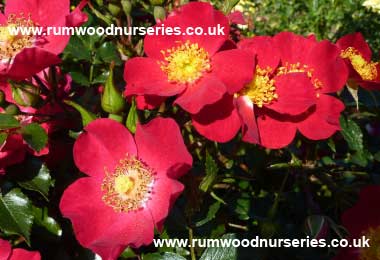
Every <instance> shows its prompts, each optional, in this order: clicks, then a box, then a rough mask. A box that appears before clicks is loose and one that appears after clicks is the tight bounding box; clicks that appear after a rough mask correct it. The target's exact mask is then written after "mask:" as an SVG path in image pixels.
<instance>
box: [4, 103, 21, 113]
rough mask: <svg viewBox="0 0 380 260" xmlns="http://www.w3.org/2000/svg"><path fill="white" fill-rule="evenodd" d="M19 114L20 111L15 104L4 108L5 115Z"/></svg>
mask: <svg viewBox="0 0 380 260" xmlns="http://www.w3.org/2000/svg"><path fill="white" fill-rule="evenodd" d="M19 113H20V109H19V108H18V106H16V105H15V104H10V105H8V106H7V107H6V108H5V114H8V115H12V116H15V115H18V114H19Z"/></svg>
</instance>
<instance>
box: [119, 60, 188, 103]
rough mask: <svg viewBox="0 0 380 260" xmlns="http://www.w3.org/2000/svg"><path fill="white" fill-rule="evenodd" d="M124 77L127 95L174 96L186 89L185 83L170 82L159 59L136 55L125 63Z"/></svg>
mask: <svg viewBox="0 0 380 260" xmlns="http://www.w3.org/2000/svg"><path fill="white" fill-rule="evenodd" d="M124 79H125V81H126V82H127V86H126V89H125V95H126V96H130V95H156V96H174V95H177V94H179V93H181V92H182V91H183V90H184V89H185V87H186V86H185V85H183V84H174V83H169V81H168V78H167V75H166V74H165V73H164V72H163V71H162V70H161V68H160V64H159V61H157V60H155V59H151V58H141V57H136V58H132V59H130V60H128V61H127V62H126V64H125V69H124Z"/></svg>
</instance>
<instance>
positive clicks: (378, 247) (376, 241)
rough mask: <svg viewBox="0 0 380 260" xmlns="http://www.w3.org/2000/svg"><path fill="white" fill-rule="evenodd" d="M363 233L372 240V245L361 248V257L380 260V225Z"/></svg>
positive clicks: (368, 259) (361, 258)
mask: <svg viewBox="0 0 380 260" xmlns="http://www.w3.org/2000/svg"><path fill="white" fill-rule="evenodd" d="M363 235H364V236H365V237H366V238H368V239H369V240H370V241H369V244H370V247H363V248H361V249H360V256H359V259H360V260H380V226H379V227H376V228H369V229H368V230H367V231H366V232H364V234H363Z"/></svg>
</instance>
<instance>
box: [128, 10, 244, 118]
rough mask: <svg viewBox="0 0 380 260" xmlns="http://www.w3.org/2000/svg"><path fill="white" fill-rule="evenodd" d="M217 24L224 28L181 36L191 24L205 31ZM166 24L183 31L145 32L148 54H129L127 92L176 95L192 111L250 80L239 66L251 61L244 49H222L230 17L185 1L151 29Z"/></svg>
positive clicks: (180, 103) (227, 34)
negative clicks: (130, 57)
mask: <svg viewBox="0 0 380 260" xmlns="http://www.w3.org/2000/svg"><path fill="white" fill-rule="evenodd" d="M218 26H219V27H220V28H224V30H223V32H224V35H183V33H184V32H185V31H186V29H187V28H189V27H192V28H196V27H198V28H202V29H203V32H205V33H208V32H209V31H208V30H209V28H211V27H218ZM164 27H166V28H168V27H171V28H176V27H178V28H180V29H181V34H180V35H170V36H169V35H160V34H156V35H147V36H146V37H145V39H144V48H145V53H146V55H147V57H144V58H143V57H137V58H132V59H130V60H128V61H127V62H126V64H125V72H124V78H125V81H126V82H127V86H126V90H125V94H126V96H131V95H144V96H145V97H146V96H159V97H169V96H176V95H178V97H177V99H176V100H175V103H176V104H178V105H179V106H181V107H182V108H183V109H184V110H186V111H188V112H189V113H192V114H195V113H198V112H199V111H200V110H201V109H202V108H203V107H204V106H206V105H208V104H213V103H215V102H217V101H219V100H221V99H222V97H223V96H224V95H225V94H226V93H230V94H233V93H235V92H236V91H239V90H240V89H241V88H242V87H243V86H244V84H246V83H248V80H249V78H250V77H251V75H250V74H245V73H244V70H241V69H240V68H242V67H245V66H246V64H247V63H248V64H249V63H250V61H249V60H247V58H246V56H244V52H242V51H241V50H236V49H235V50H228V51H220V48H221V47H222V45H223V44H224V43H225V42H226V41H227V40H228V36H229V21H228V18H227V17H226V16H224V15H223V14H222V13H221V12H220V11H217V10H215V9H214V8H213V7H212V6H211V5H210V4H208V3H201V2H191V3H189V4H186V5H184V6H182V7H180V8H179V9H178V10H176V11H175V12H174V13H172V14H171V15H170V16H169V17H168V18H167V19H166V20H165V21H163V22H162V23H159V24H157V25H156V26H155V27H154V28H156V29H157V28H164ZM211 32H212V31H211ZM232 61H233V62H232ZM145 101H146V102H147V104H149V103H150V102H149V100H145ZM153 106H154V104H153ZM139 107H144V105H140V106H139ZM147 107H149V106H147Z"/></svg>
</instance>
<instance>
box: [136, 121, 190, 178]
mask: <svg viewBox="0 0 380 260" xmlns="http://www.w3.org/2000/svg"><path fill="white" fill-rule="evenodd" d="M135 139H136V144H137V150H138V154H139V157H140V158H141V159H142V160H143V161H144V162H145V163H146V164H148V165H149V166H150V167H152V168H153V169H154V170H155V171H156V172H157V173H160V174H161V173H165V174H166V173H167V174H168V176H170V177H173V178H179V177H181V176H182V175H183V174H185V173H186V172H187V171H188V170H189V169H190V168H191V165H192V163H193V159H192V157H191V155H190V153H189V152H188V151H187V148H186V146H185V144H184V142H183V138H182V135H181V132H180V129H179V127H178V125H177V123H176V122H175V121H174V120H173V119H170V118H160V117H158V118H156V119H154V120H152V121H150V122H149V123H148V124H145V125H140V124H139V125H137V129H136V135H135Z"/></svg>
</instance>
